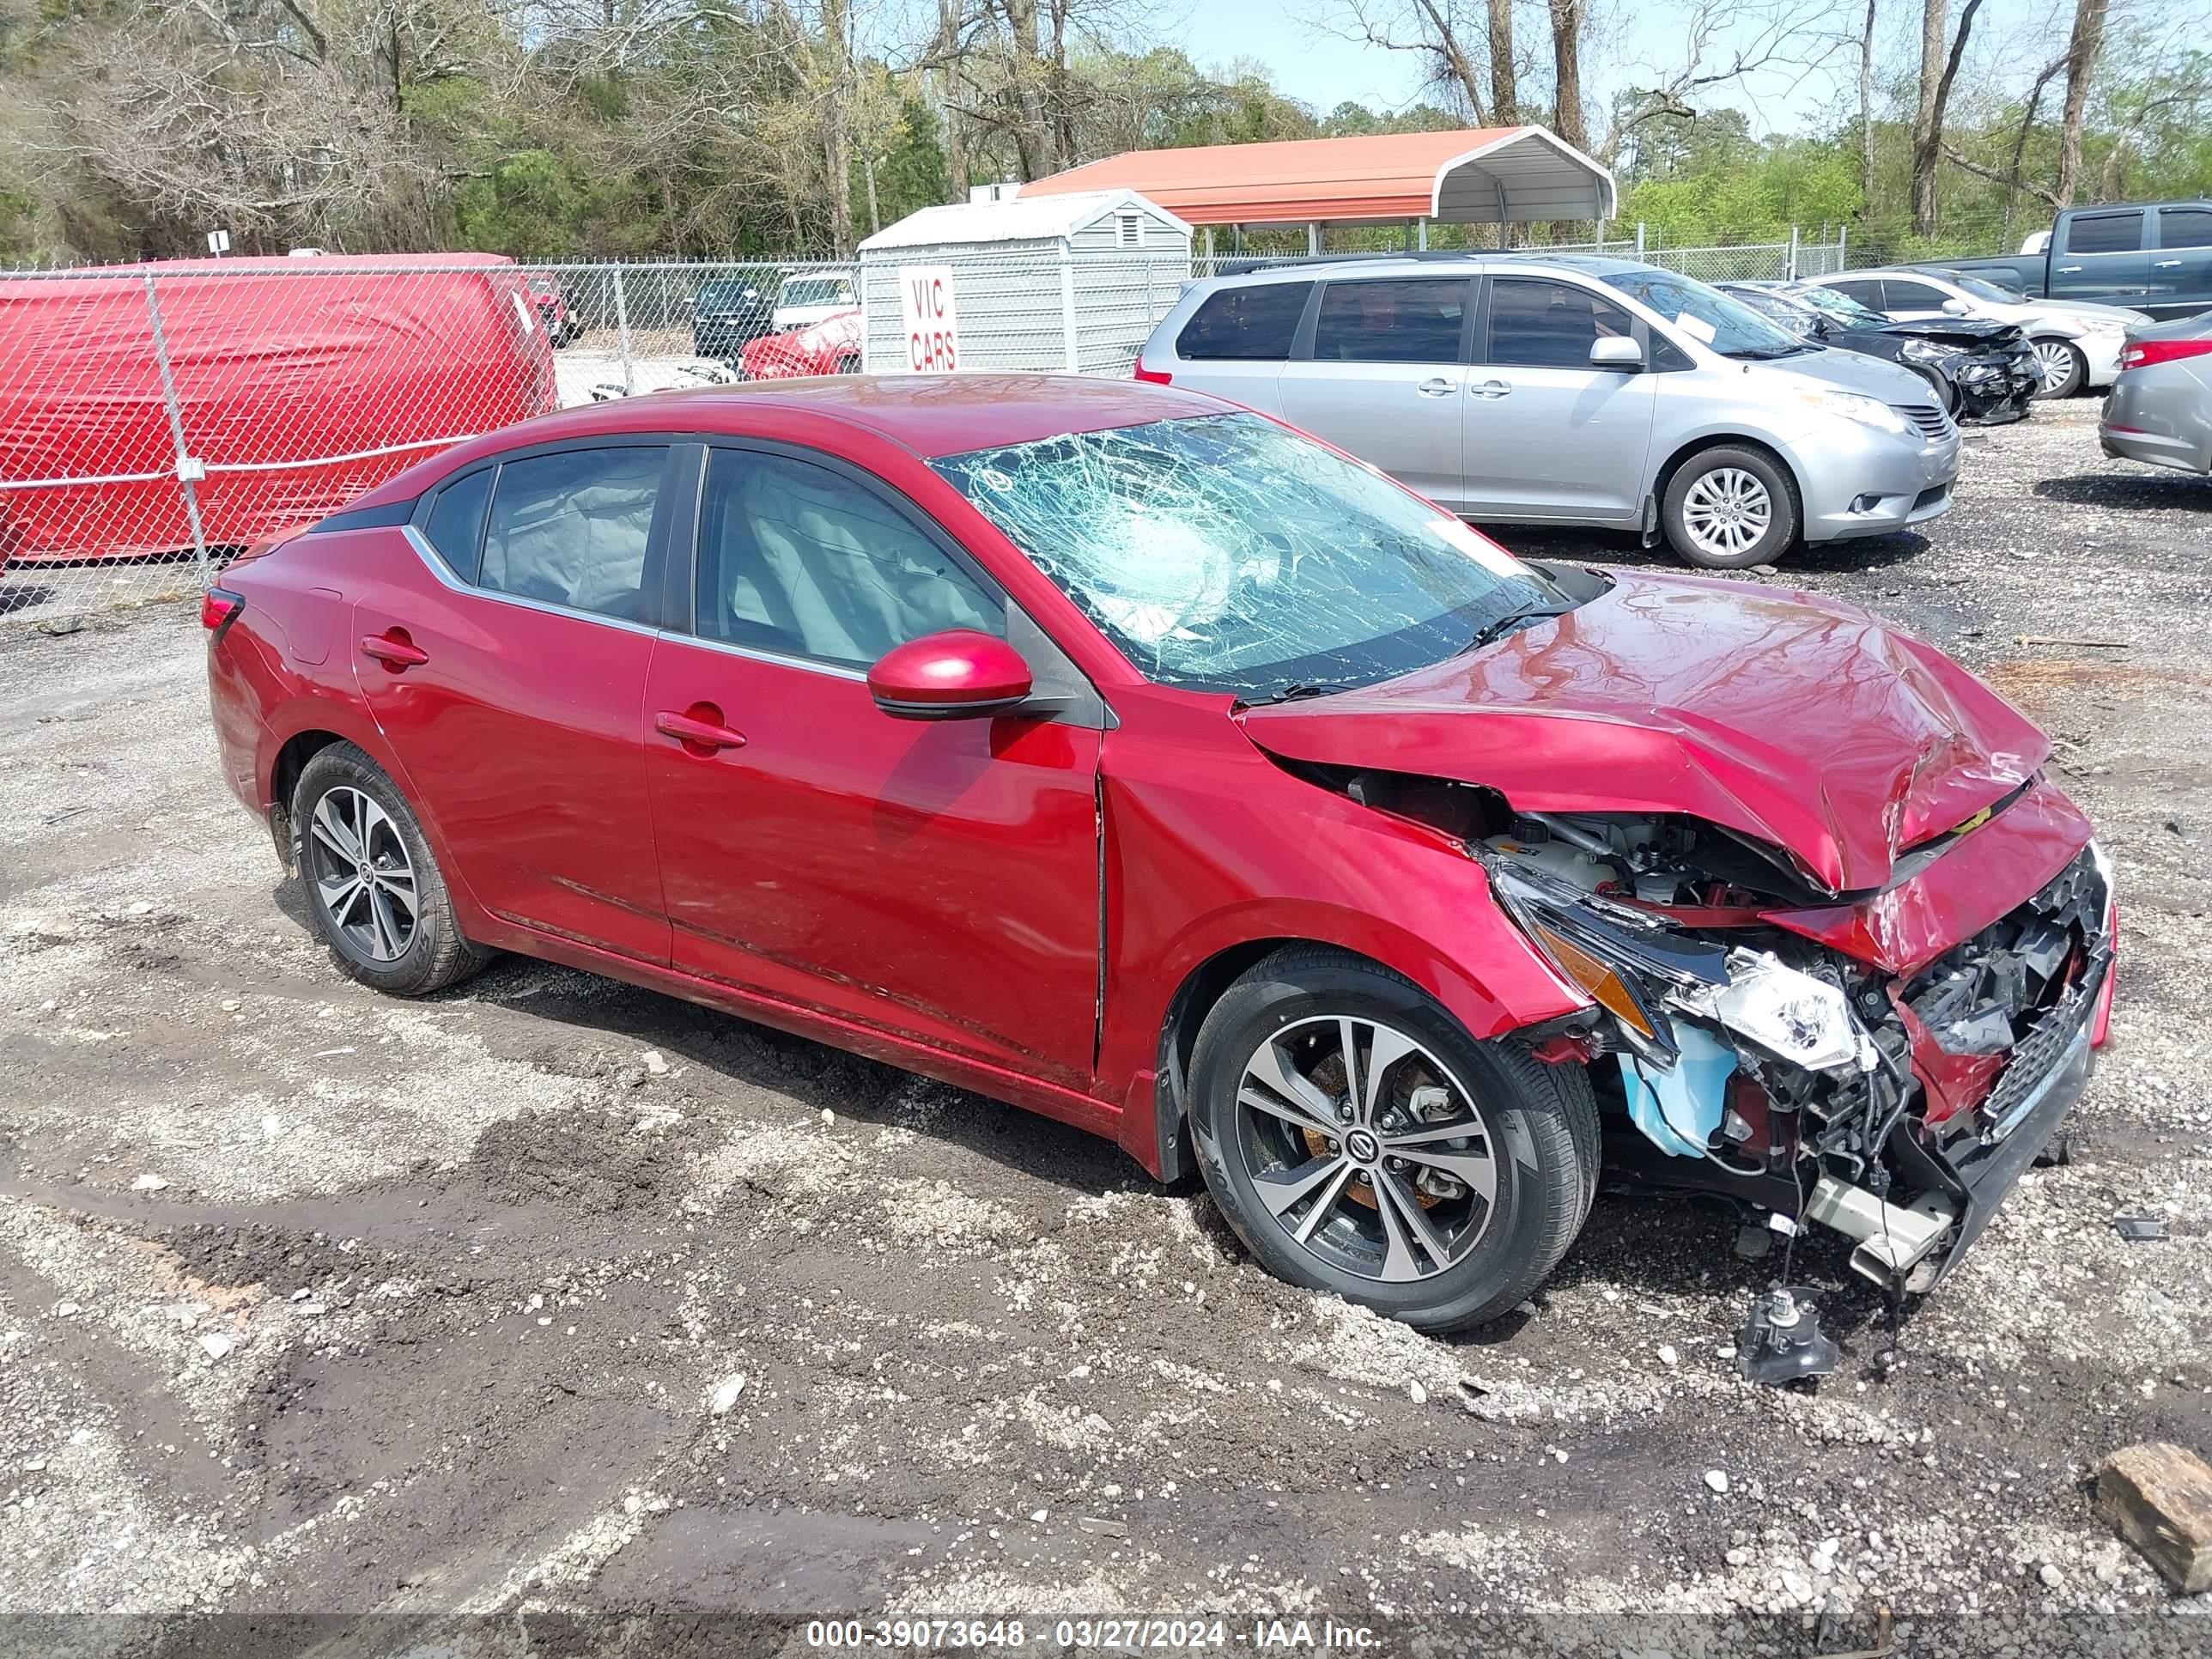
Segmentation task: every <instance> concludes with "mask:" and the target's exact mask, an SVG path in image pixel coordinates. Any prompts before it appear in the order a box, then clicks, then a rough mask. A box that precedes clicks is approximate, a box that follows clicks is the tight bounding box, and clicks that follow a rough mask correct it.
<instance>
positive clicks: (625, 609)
mask: <svg viewBox="0 0 2212 1659" xmlns="http://www.w3.org/2000/svg"><path fill="white" fill-rule="evenodd" d="M667 459H668V450H667V447H666V446H665V445H659V444H656V445H652V446H649V447H648V446H644V445H640V446H638V447H635V448H632V447H618V448H617V447H609V448H599V449H571V450H562V451H558V452H555V453H549V454H543V455H526V456H524V457H523V458H522V459H520V460H513V461H507V462H506V463H504V464H503V465H501V467H500V469H499V482H498V483H496V484H495V486H494V487H493V490H492V500H491V515H490V521H489V524H488V525H487V526H485V531H484V545H483V574H482V575H481V576H480V577H479V579H478V581H479V585H480V586H484V587H487V588H489V589H490V590H491V591H492V592H495V593H512V594H513V595H515V596H516V597H517V598H519V599H537V600H539V601H542V602H543V603H544V604H547V605H561V606H563V607H565V608H566V609H568V610H571V611H590V612H592V614H594V615H596V616H601V617H624V618H629V619H633V620H634V619H635V618H637V617H639V616H641V614H642V611H643V590H644V584H645V553H646V546H647V543H648V542H649V541H650V540H651V539H652V534H653V508H654V507H655V506H657V505H658V503H659V496H660V478H661V474H662V472H663V471H665V465H666V462H667Z"/></svg>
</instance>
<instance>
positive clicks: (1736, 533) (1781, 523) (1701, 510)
mask: <svg viewBox="0 0 2212 1659" xmlns="http://www.w3.org/2000/svg"><path fill="white" fill-rule="evenodd" d="M1660 521H1661V523H1662V525H1663V526H1665V528H1666V532H1667V543H1668V546H1670V547H1672V548H1673V549H1674V551H1675V552H1676V553H1678V554H1680V556H1682V557H1683V558H1684V559H1686V560H1687V561H1688V562H1690V563H1692V564H1693V565H1696V566H1698V567H1699V568H1700V569H1705V570H1747V569H1749V568H1751V567H1752V566H1753V565H1755V564H1771V563H1773V562H1775V561H1776V560H1777V559H1778V558H1780V557H1781V556H1783V555H1784V554H1785V553H1787V552H1788V551H1789V550H1790V549H1791V548H1792V547H1795V546H1796V544H1797V486H1796V483H1794V482H1792V481H1791V479H1790V475H1789V474H1788V473H1787V472H1785V471H1784V470H1783V468H1782V466H1781V465H1780V463H1778V462H1777V461H1776V460H1775V459H1774V458H1773V457H1772V456H1771V455H1769V454H1767V453H1765V452H1764V451H1762V450H1757V449H1747V448H1744V447H1741V446H1739V445H1735V444H1718V445H1716V446H1715V447H1712V448H1711V449H1701V450H1699V452H1698V453H1696V454H1694V455H1692V456H1691V457H1690V458H1689V459H1687V460H1686V461H1684V462H1683V463H1682V464H1681V465H1680V466H1678V467H1676V468H1675V469H1674V477H1671V478H1669V479H1668V481H1667V494H1666V497H1665V499H1664V500H1663V501H1662V502H1661V504H1660Z"/></svg>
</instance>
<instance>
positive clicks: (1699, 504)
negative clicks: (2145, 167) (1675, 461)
mask: <svg viewBox="0 0 2212 1659" xmlns="http://www.w3.org/2000/svg"><path fill="white" fill-rule="evenodd" d="M1773 522H1774V498H1773V496H1771V495H1769V494H1768V493H1767V489H1766V486H1765V484H1764V483H1760V482H1759V477H1758V476H1757V475H1756V474H1754V473H1751V472H1747V471H1745V470H1744V469H1743V468H1741V467H1740V466H1717V467H1715V468H1713V469H1712V471H1710V472H1705V473H1702V474H1700V475H1699V477H1697V478H1695V479H1693V480H1692V483H1691V484H1690V488H1689V490H1688V492H1687V493H1686V495H1684V496H1683V497H1682V527H1683V529H1684V531H1685V532H1687V534H1688V536H1689V538H1690V540H1691V541H1692V543H1694V544H1696V545H1697V547H1698V550H1699V551H1700V552H1703V553H1707V554H1711V555H1712V556H1715V557H1718V558H1730V559H1733V558H1740V557H1741V556H1743V555H1744V554H1746V553H1747V552H1749V551H1750V550H1752V549H1753V547H1755V546H1757V545H1758V544H1759V538H1761V537H1763V536H1765V534H1766V532H1767V529H1768V527H1769V526H1771V525H1772V524H1773Z"/></svg>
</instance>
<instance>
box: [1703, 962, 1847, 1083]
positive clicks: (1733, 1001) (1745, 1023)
mask: <svg viewBox="0 0 2212 1659" xmlns="http://www.w3.org/2000/svg"><path fill="white" fill-rule="evenodd" d="M1728 975H1729V977H1728V983H1726V984H1725V985H1719V986H1706V987H1698V988H1696V989H1692V990H1689V991H1686V992H1680V993H1677V994H1675V995H1674V996H1673V997H1671V998H1669V999H1668V1000H1669V1001H1671V1002H1672V1003H1674V1005H1675V1006H1678V1007H1680V1008H1683V1009H1685V1010H1686V1011H1687V1012H1692V1013H1698V1014H1703V1015H1705V1017H1706V1018H1709V1019H1711V1020H1714V1021H1716V1022H1717V1023H1718V1024H1721V1025H1723V1026H1724V1027H1726V1028H1727V1029H1728V1030H1730V1031H1732V1032H1734V1033H1735V1035H1736V1036H1740V1037H1741V1038H1743V1039H1744V1040H1745V1041H1746V1042H1750V1043H1753V1044H1754V1045H1756V1046H1757V1047H1759V1048H1764V1049H1765V1051H1766V1052H1767V1053H1768V1054H1772V1055H1773V1056H1774V1057H1775V1058H1776V1059H1777V1060H1787V1061H1789V1062H1790V1064H1791V1065H1792V1066H1802V1067H1803V1068H1804V1069H1805V1070H1807V1071H1808V1072H1827V1071H1833V1070H1835V1069H1836V1068H1838V1067H1839V1066H1857V1068H1858V1069H1860V1070H1861V1071H1864V1070H1866V1069H1868V1068H1869V1067H1870V1066H1872V1065H1873V1064H1874V1057H1873V1045H1872V1043H1871V1042H1869V1040H1868V1037H1867V1036H1866V1033H1865V1032H1864V1031H1863V1030H1860V1029H1859V1024H1858V1022H1857V1020H1856V1019H1854V1018H1852V1017H1851V1007H1850V1001H1849V1000H1847V999H1846V998H1845V997H1844V994H1843V992H1842V990H1841V989H1840V988H1839V987H1836V986H1833V985H1831V984H1829V983H1828V981H1826V980H1824V979H1815V978H1814V976H1813V975H1810V974H1805V973H1800V972H1799V971H1798V970H1797V969H1795V968H1792V967H1790V965H1789V964H1788V963H1785V962H1783V961H1782V960H1780V959H1779V958H1778V957H1772V956H1769V955H1767V954H1766V953H1765V952H1764V951H1745V950H1735V951H1729V955H1728Z"/></svg>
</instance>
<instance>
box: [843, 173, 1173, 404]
mask: <svg viewBox="0 0 2212 1659" xmlns="http://www.w3.org/2000/svg"><path fill="white" fill-rule="evenodd" d="M933 270H950V271H951V295H952V306H953V311H954V316H955V323H956V327H955V333H956V334H957V342H958V366H959V367H960V368H969V369H1025V370H1073V371H1075V372H1077V373H1079V374H1127V373H1128V372H1129V368H1130V365H1131V364H1132V363H1133V362H1135V361H1136V356H1137V352H1138V349H1139V347H1141V346H1142V345H1143V344H1144V343H1145V339H1146V336H1147V335H1149V334H1150V333H1151V332H1152V327H1153V325H1155V324H1157V323H1158V321H1159V319H1161V318H1163V317H1164V316H1165V315H1167V313H1168V311H1169V309H1170V307H1173V306H1174V304H1175V302H1176V299H1177V298H1178V297H1179V296H1180V295H1181V294H1182V289H1183V285H1184V284H1185V283H1188V282H1189V280H1190V276H1191V269H1190V227H1189V226H1188V225H1187V224H1185V223H1184V222H1182V220H1180V219H1178V218H1176V216H1175V215H1173V214H1172V213H1169V212H1167V211H1166V210H1164V209H1162V208H1159V207H1157V206H1155V205H1154V204H1152V203H1151V202H1149V201H1147V200H1146V199H1145V197H1142V196H1139V194H1137V192H1136V191H1131V190H1102V191H1083V192H1079V193H1072V194H1068V195H1062V196H1050V197H1042V198H1040V199H1037V200H1034V201H1030V200H1024V199H1021V198H1016V199H1014V200H1011V201H975V202H961V203H957V204H952V205H951V206H947V207H931V208H923V209H922V210H921V211H920V212H918V213H910V214H908V216H906V217H905V218H903V219H902V220H900V221H899V222H897V223H896V224H895V225H890V226H887V227H885V228H884V229H882V230H879V231H878V232H877V233H876V234H874V235H872V236H871V237H869V238H868V239H867V240H866V241H864V242H862V243H861V244H860V307H861V311H862V313H863V316H864V319H865V325H866V345H865V347H864V350H863V357H864V367H866V368H867V369H868V370H869V371H870V372H871V373H874V374H897V373H902V372H905V371H908V370H910V369H911V368H914V366H915V362H914V351H913V348H912V343H911V341H910V339H909V333H910V330H909V326H908V325H909V319H910V318H911V316H912V314H913V313H912V312H911V311H910V310H909V308H908V307H907V306H905V305H904V304H902V298H901V295H902V286H907V285H910V284H911V283H913V281H914V280H915V273H917V272H927V271H933ZM902 273H906V275H905V276H904V278H903V279H902Z"/></svg>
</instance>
